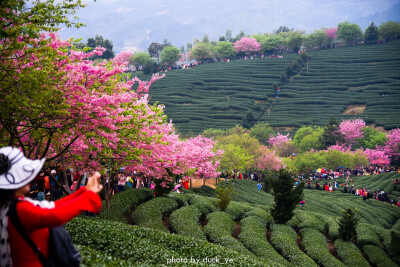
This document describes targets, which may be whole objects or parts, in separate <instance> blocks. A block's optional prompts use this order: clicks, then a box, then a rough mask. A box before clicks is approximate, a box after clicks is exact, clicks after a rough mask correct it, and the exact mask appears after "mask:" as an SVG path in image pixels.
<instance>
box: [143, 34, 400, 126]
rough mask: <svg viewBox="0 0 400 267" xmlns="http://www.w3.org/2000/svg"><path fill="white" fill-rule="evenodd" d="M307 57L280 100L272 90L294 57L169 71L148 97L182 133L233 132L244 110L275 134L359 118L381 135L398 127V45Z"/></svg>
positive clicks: (337, 50) (338, 50)
mask: <svg viewBox="0 0 400 267" xmlns="http://www.w3.org/2000/svg"><path fill="white" fill-rule="evenodd" d="M308 55H309V56H310V57H311V59H310V60H309V62H308V64H307V65H304V66H303V67H302V68H301V70H300V72H299V73H297V75H294V76H292V77H290V78H289V79H287V80H286V82H284V83H281V85H280V89H281V90H280V93H279V99H277V98H275V91H274V90H273V89H272V84H273V83H275V82H278V83H280V75H281V73H282V72H284V71H285V68H286V67H287V66H288V65H290V64H291V63H292V62H293V61H295V60H296V59H297V58H298V55H297V54H287V55H285V57H284V58H283V59H282V58H264V59H261V58H259V59H255V60H234V61H231V62H218V63H211V64H204V65H200V66H198V67H195V68H193V69H185V70H173V71H170V72H168V73H167V74H166V77H165V78H163V79H161V80H159V81H157V82H156V83H154V85H153V86H152V87H151V90H150V95H151V97H152V101H159V102H160V103H162V104H164V105H165V106H166V109H165V112H166V114H167V115H168V117H169V118H170V119H172V120H173V122H174V123H175V125H176V126H177V128H178V129H179V130H180V132H182V133H193V134H196V133H200V132H201V131H203V130H204V129H207V128H222V129H223V128H229V127H233V126H234V125H236V124H240V123H241V120H242V118H243V117H244V116H245V115H246V113H247V111H248V110H251V111H252V112H253V114H254V116H255V118H256V119H257V120H260V121H266V122H268V123H269V124H270V125H272V126H275V127H295V128H297V127H300V126H302V125H310V124H311V125H324V124H326V122H327V121H328V120H329V118H330V117H331V116H334V117H336V118H337V119H338V120H341V119H342V118H344V119H348V118H352V117H357V118H363V119H364V120H365V121H366V122H367V123H368V124H372V123H373V124H376V125H378V126H383V127H384V128H386V129H391V128H395V127H397V126H399V125H400V105H399V104H400V41H393V42H389V43H386V44H379V45H364V46H356V47H342V48H335V49H325V50H318V51H311V52H308ZM268 111H269V112H268Z"/></svg>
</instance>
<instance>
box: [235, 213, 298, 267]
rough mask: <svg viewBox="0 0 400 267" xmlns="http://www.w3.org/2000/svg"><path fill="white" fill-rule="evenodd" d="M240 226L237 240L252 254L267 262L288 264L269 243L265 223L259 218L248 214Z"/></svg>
mask: <svg viewBox="0 0 400 267" xmlns="http://www.w3.org/2000/svg"><path fill="white" fill-rule="evenodd" d="M240 224H241V226H242V229H241V232H240V234H239V240H240V242H242V244H243V245H244V246H245V247H246V248H247V249H248V250H250V251H251V252H253V254H254V255H256V256H258V257H261V258H263V259H265V260H266V261H267V262H268V263H269V264H271V265H274V264H277V263H278V264H282V265H284V266H290V265H291V264H290V263H289V262H288V261H286V260H285V259H284V258H283V257H282V256H281V255H279V253H278V252H276V251H275V249H274V248H273V247H272V246H271V245H270V244H269V242H268V240H267V238H266V233H267V229H266V227H265V226H266V224H265V222H263V221H262V220H261V219H260V218H258V217H255V216H249V217H246V218H244V219H243V220H241V221H240Z"/></svg>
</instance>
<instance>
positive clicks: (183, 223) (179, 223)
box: [169, 206, 207, 241]
mask: <svg viewBox="0 0 400 267" xmlns="http://www.w3.org/2000/svg"><path fill="white" fill-rule="evenodd" d="M200 216H201V212H200V211H199V209H198V208H196V207H195V206H185V207H183V208H180V209H177V210H175V211H174V212H172V214H171V216H170V217H169V220H170V223H171V226H172V229H173V230H174V231H175V232H176V233H177V234H179V235H184V236H191V237H194V238H197V239H200V240H204V241H207V239H206V237H205V235H204V233H203V231H202V230H201V228H200V225H199V219H200Z"/></svg>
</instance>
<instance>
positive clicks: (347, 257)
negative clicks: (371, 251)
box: [335, 239, 369, 267]
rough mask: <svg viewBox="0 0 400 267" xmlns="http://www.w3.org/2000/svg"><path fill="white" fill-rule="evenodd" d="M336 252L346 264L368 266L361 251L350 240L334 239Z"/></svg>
mask: <svg viewBox="0 0 400 267" xmlns="http://www.w3.org/2000/svg"><path fill="white" fill-rule="evenodd" d="M335 248H336V252H337V253H338V255H339V257H340V258H341V260H342V263H344V264H345V265H346V266H351V267H365V266H369V264H368V262H367V261H366V260H365V259H364V257H363V256H362V255H361V251H360V250H359V249H358V248H357V247H356V246H355V245H354V244H353V243H351V242H346V241H343V240H340V239H338V240H336V241H335Z"/></svg>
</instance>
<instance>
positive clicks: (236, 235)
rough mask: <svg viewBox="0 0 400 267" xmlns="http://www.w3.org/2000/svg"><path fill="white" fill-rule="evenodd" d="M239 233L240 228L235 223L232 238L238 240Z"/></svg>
mask: <svg viewBox="0 0 400 267" xmlns="http://www.w3.org/2000/svg"><path fill="white" fill-rule="evenodd" d="M241 231H242V226H241V225H240V223H238V222H236V225H235V230H233V234H232V236H233V237H234V238H236V239H238V238H239V234H240V232H241Z"/></svg>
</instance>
